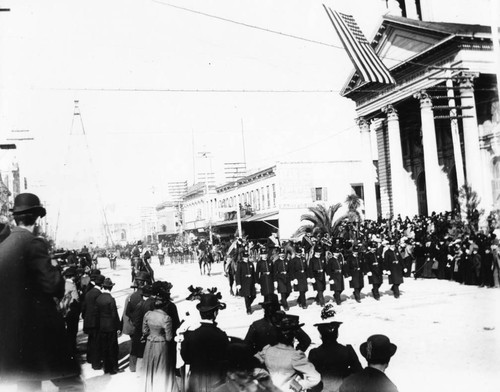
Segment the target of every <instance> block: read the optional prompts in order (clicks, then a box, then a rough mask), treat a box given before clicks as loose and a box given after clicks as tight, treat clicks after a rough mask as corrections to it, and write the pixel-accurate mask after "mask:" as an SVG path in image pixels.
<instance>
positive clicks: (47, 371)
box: [0, 227, 79, 380]
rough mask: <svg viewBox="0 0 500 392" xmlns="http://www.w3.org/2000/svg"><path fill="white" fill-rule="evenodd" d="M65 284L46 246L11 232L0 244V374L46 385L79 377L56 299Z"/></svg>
mask: <svg viewBox="0 0 500 392" xmlns="http://www.w3.org/2000/svg"><path fill="white" fill-rule="evenodd" d="M63 295H64V279H63V278H62V276H61V273H60V272H59V269H58V268H57V267H54V266H52V264H51V259H50V257H49V254H48V245H47V243H46V242H45V240H43V239H42V238H40V237H36V236H35V235H33V234H32V233H31V232H29V231H28V230H26V229H23V228H20V227H15V228H14V229H13V230H12V233H11V234H10V235H9V236H8V237H7V238H6V239H5V240H4V241H3V242H2V243H1V244H0V298H3V299H5V298H8V301H7V300H4V301H0V375H1V376H2V378H3V379H8V378H12V379H14V380H19V379H35V380H45V379H50V378H55V377H61V376H62V375H73V374H78V373H79V367H78V364H77V363H76V361H72V360H71V357H70V354H69V350H68V347H67V346H66V339H65V335H66V330H65V326H64V319H63V317H62V315H61V314H60V313H59V312H58V310H57V306H56V303H55V301H54V297H57V298H62V297H63Z"/></svg>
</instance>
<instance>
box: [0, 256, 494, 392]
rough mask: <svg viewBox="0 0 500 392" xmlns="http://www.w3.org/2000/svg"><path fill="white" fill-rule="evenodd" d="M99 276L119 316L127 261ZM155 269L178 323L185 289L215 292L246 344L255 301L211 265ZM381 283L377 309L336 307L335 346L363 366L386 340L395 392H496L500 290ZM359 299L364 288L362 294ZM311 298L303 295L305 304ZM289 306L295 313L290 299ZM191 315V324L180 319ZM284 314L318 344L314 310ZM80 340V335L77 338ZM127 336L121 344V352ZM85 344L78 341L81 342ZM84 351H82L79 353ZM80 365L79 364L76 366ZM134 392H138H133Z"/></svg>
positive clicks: (114, 382) (111, 384) (122, 380)
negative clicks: (367, 344)
mask: <svg viewBox="0 0 500 392" xmlns="http://www.w3.org/2000/svg"><path fill="white" fill-rule="evenodd" d="M99 267H100V268H101V271H102V273H103V274H104V275H106V276H109V277H111V279H112V280H113V281H114V282H115V283H116V286H115V289H114V290H113V293H114V295H115V298H116V300H117V304H118V306H119V312H120V314H121V312H122V308H123V302H124V300H125V297H126V295H127V294H128V293H129V292H130V288H129V285H130V273H129V272H130V270H129V265H128V262H127V261H126V260H119V261H118V269H117V270H116V271H111V270H110V269H109V264H108V262H107V259H101V260H100V261H99ZM153 268H154V269H155V273H156V275H157V277H158V278H159V279H166V280H169V281H171V282H172V283H173V288H172V295H173V299H174V301H175V302H176V303H177V306H178V309H179V315H180V317H181V319H189V320H190V323H193V322H194V323H195V322H196V320H197V311H196V307H195V306H196V303H195V302H191V301H186V300H185V298H186V297H187V295H188V294H189V291H188V289H187V287H188V286H189V285H191V284H192V285H194V286H201V287H204V288H207V287H218V288H219V289H220V290H221V291H222V295H223V301H224V302H226V303H227V309H226V310H224V311H221V312H220V315H219V318H218V324H219V326H220V327H221V328H222V329H224V330H225V331H226V332H227V333H228V335H230V336H237V337H244V335H245V333H246V330H247V328H248V326H249V324H250V323H251V322H252V321H254V320H256V319H258V318H260V317H262V314H263V313H262V310H260V307H259V306H258V302H260V300H261V298H260V297H258V298H257V299H256V301H255V304H254V307H253V308H254V313H253V314H252V315H250V316H249V315H247V314H246V312H245V307H244V304H243V299H242V298H239V297H231V296H230V295H229V287H228V284H227V280H226V278H225V277H224V274H223V272H222V265H220V264H216V265H214V267H213V269H212V272H213V273H212V276H201V275H200V273H199V269H198V265H197V264H195V263H192V264H191V263H190V264H176V265H171V264H169V263H168V262H167V264H166V265H165V266H163V267H161V266H160V265H159V264H158V261H157V260H156V259H154V260H153ZM388 288H389V286H388V284H387V282H385V283H384V285H383V286H382V293H383V295H382V298H381V300H380V301H379V302H377V301H375V300H374V299H373V298H372V297H371V296H366V297H364V298H362V302H361V303H359V304H358V303H356V302H355V301H354V299H353V298H346V297H345V295H347V294H349V295H351V294H352V292H351V291H350V290H346V291H344V297H345V299H346V300H345V301H344V302H343V304H342V306H340V307H339V306H336V307H335V308H336V310H337V312H338V313H337V316H336V318H337V319H338V320H339V321H343V325H342V326H341V328H340V337H339V341H340V342H342V343H344V344H345V343H350V344H352V345H353V346H354V348H355V350H356V352H357V353H358V356H359V357H360V360H361V363H362V364H363V365H365V361H364V359H363V358H362V357H361V355H360V354H359V345H360V344H361V343H362V342H363V341H365V340H366V338H367V337H368V336H369V335H371V334H375V333H383V334H386V335H388V336H389V337H390V338H391V340H392V341H394V343H395V344H397V345H398V351H397V353H396V355H395V356H394V357H393V359H392V361H391V363H390V366H389V368H388V370H387V374H388V376H389V377H390V378H391V379H392V380H393V381H394V382H395V384H396V385H397V386H398V388H399V390H400V391H406V392H408V391H410V392H411V391H415V392H416V391H423V390H426V391H431V390H437V389H438V387H440V389H441V390H447V391H454V392H460V391H464V392H465V391H470V390H477V388H476V387H477V386H481V388H480V390H481V391H483V392H489V391H491V392H494V391H495V392H496V391H497V390H498V385H499V384H498V383H499V381H500V373H499V372H498V369H499V368H500V338H499V333H498V331H499V317H500V313H499V312H498V304H499V303H500V289H487V288H479V287H476V286H463V285H460V284H457V283H455V282H447V281H438V280H418V281H415V280H413V279H411V280H410V279H407V280H406V281H405V283H404V284H403V285H402V296H401V298H399V299H395V298H394V297H392V296H391V293H390V291H388ZM363 291H364V292H365V293H368V292H369V288H367V287H365V289H364V290H363ZM313 296H314V295H313V292H312V291H309V292H308V297H309V303H311V302H312V297H313ZM291 299H292V301H291V303H292V305H295V299H296V294H292V296H291ZM329 299H331V296H330V295H328V296H327V300H329ZM186 313H189V314H190V315H189V316H186ZM290 313H293V314H297V315H300V317H301V322H305V323H306V325H305V326H304V329H305V330H306V331H307V332H308V333H309V334H310V336H311V338H312V340H313V346H314V345H315V344H318V342H319V335H318V333H317V331H316V328H315V327H313V326H312V325H313V324H314V323H316V322H318V321H320V317H319V315H320V307H319V306H317V305H315V304H314V305H311V306H309V308H308V309H307V310H303V309H300V308H298V307H297V306H292V307H291V309H290ZM81 338H82V339H84V335H81ZM127 340H128V336H122V337H121V338H120V343H121V344H122V345H123V344H124V343H125V342H126V341H127ZM82 343H83V341H82ZM80 347H81V348H83V347H82V346H80ZM82 359H83V358H82ZM83 374H84V377H85V380H86V383H87V387H88V390H89V391H94V390H95V391H103V392H104V391H109V392H111V391H122V392H125V391H136V390H140V388H141V380H140V374H139V373H135V374H133V373H130V372H129V371H128V370H126V371H125V372H123V373H119V374H117V375H114V376H109V375H103V374H102V371H95V370H92V369H91V367H90V365H88V364H86V363H84V364H83ZM138 388H139V389H138ZM4 391H5V392H10V391H15V388H14V387H13V386H4V389H3V390H2V392H4ZM44 391H56V389H55V387H54V386H53V385H52V384H51V383H49V382H47V383H44Z"/></svg>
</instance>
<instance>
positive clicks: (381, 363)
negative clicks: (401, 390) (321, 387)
mask: <svg viewBox="0 0 500 392" xmlns="http://www.w3.org/2000/svg"><path fill="white" fill-rule="evenodd" d="M396 350H397V346H396V345H395V344H394V343H391V341H390V340H389V338H388V337H387V336H385V335H372V336H370V337H369V338H368V340H367V341H366V342H364V343H362V344H361V346H360V348H359V351H360V352H361V355H362V356H363V357H365V359H366V361H367V362H368V366H367V367H366V368H364V369H363V370H361V371H360V372H358V373H355V374H352V375H350V376H349V377H347V378H346V379H345V380H344V382H343V383H342V385H341V386H340V392H397V391H398V389H397V388H396V385H394V383H393V382H392V381H391V380H389V377H387V376H386V375H385V370H386V369H387V367H388V366H389V361H390V360H391V357H392V356H393V355H394V354H395V353H396Z"/></svg>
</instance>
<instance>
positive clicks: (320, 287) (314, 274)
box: [308, 244, 326, 306]
mask: <svg viewBox="0 0 500 392" xmlns="http://www.w3.org/2000/svg"><path fill="white" fill-rule="evenodd" d="M322 250H323V249H322V247H321V245H319V244H318V245H316V246H315V248H314V255H313V257H311V260H309V269H308V276H309V282H311V283H312V285H313V288H314V290H316V293H317V294H316V303H317V304H318V305H320V306H325V297H324V295H323V293H324V291H325V289H326V275H325V259H324V257H323V256H322V253H323V252H322Z"/></svg>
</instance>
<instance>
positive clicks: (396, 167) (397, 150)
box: [382, 105, 407, 218]
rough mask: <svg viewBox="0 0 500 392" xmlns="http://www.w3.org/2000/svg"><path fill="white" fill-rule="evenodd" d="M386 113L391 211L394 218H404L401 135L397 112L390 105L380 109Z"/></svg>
mask: <svg viewBox="0 0 500 392" xmlns="http://www.w3.org/2000/svg"><path fill="white" fill-rule="evenodd" d="M382 111H383V112H384V113H387V134H388V137H389V159H390V163H391V189H392V211H393V214H394V216H397V215H398V214H401V216H402V217H403V218H404V217H405V216H406V215H407V214H406V208H405V204H406V203H405V188H406V187H405V176H404V172H405V169H404V167H403V151H402V149H401V133H400V130H399V117H398V112H397V110H396V109H395V108H394V106H392V105H387V106H386V107H384V108H382Z"/></svg>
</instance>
